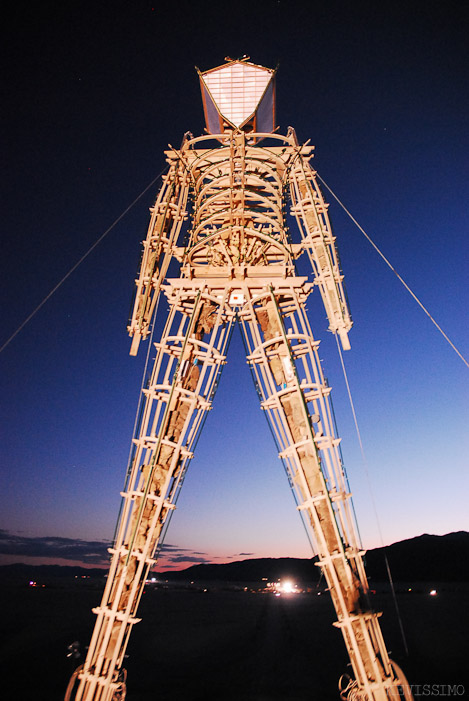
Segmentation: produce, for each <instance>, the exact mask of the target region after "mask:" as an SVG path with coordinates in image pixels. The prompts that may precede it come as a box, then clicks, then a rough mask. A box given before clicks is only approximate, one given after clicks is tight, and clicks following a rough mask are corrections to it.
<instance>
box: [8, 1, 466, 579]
mask: <svg viewBox="0 0 469 701" xmlns="http://www.w3.org/2000/svg"><path fill="white" fill-rule="evenodd" d="M10 10H11V14H10V13H8V14H7V15H6V17H8V19H4V33H5V35H4V37H3V39H2V48H3V52H4V54H5V52H6V55H4V58H3V66H4V80H3V84H4V99H3V104H4V106H5V109H4V112H3V115H2V138H3V141H4V144H3V149H2V151H3V154H4V156H3V168H2V172H3V181H4V182H3V188H2V189H3V193H4V203H3V207H2V212H3V216H2V229H3V232H2V238H3V245H2V256H1V259H0V265H1V278H0V279H1V284H2V291H1V294H2V310H3V314H2V319H3V323H2V327H1V337H0V345H3V343H4V342H5V341H6V340H7V339H8V338H9V337H10V336H11V335H12V334H13V333H14V332H15V330H16V329H17V328H18V326H19V325H20V324H21V323H22V322H23V320H24V319H25V318H26V317H27V316H28V315H29V314H30V313H31V312H32V310H33V309H34V308H35V307H36V306H37V305H38V304H39V303H40V302H41V300H42V299H43V298H44V297H45V296H46V295H47V294H48V293H49V292H50V290H51V289H52V288H53V287H54V286H55V285H56V284H57V283H58V282H59V280H60V279H61V278H62V277H63V276H64V275H65V274H66V273H67V271H68V270H69V269H70V268H71V267H72V265H74V264H75V262H76V261H77V260H78V259H79V258H80V257H81V256H82V255H83V254H84V253H86V251H87V250H88V249H89V247H90V246H91V245H92V244H93V243H94V242H95V241H96V240H97V239H98V238H99V236H101V235H102V234H103V232H104V231H106V229H107V228H108V227H109V226H110V225H111V224H112V222H113V221H114V220H115V219H116V218H117V217H118V216H119V215H120V214H121V213H122V211H123V210H124V209H125V208H126V207H127V206H128V205H129V204H130V203H131V202H133V200H134V199H135V198H136V197H137V196H138V195H139V194H140V193H141V192H142V191H143V190H144V189H145V188H146V187H147V185H148V184H149V183H150V182H151V181H152V180H153V179H154V178H155V177H156V176H157V175H158V173H160V171H161V170H162V169H163V168H164V166H165V163H164V157H163V151H164V149H165V148H166V147H167V144H168V143H171V144H172V145H173V146H175V147H178V146H179V144H180V143H181V140H182V137H183V134H184V133H185V132H186V131H187V130H190V131H192V132H193V133H194V135H199V134H201V133H202V132H203V128H204V123H203V112H202V106H201V99H200V94H199V86H198V78H197V75H196V72H195V70H194V66H195V65H197V66H199V67H200V69H201V70H207V69H209V68H213V67H215V66H218V65H220V64H222V63H223V62H224V58H225V56H230V57H232V58H238V57H241V56H243V55H244V54H247V55H248V56H250V57H251V60H252V61H253V62H255V63H259V64H261V65H265V66H268V67H275V66H276V65H277V64H278V63H279V64H280V67H279V72H278V77H277V120H278V123H279V125H280V131H281V132H282V133H285V132H286V129H287V127H288V126H289V125H292V126H294V127H295V129H296V131H297V134H298V137H299V139H300V141H302V142H304V141H306V140H308V139H311V141H312V143H314V144H315V146H316V156H315V158H314V161H313V164H314V166H315V168H317V170H318V172H319V174H320V176H321V177H322V178H323V179H324V180H325V181H326V182H327V184H328V185H329V186H330V187H331V189H332V190H333V191H334V192H335V193H336V194H337V196H338V197H339V198H340V199H341V200H342V201H343V202H344V203H345V205H346V206H347V207H348V208H349V210H350V211H351V212H352V214H353V215H354V216H355V218H356V219H357V220H358V221H359V222H360V224H361V225H362V226H363V228H364V229H365V230H366V231H367V232H368V234H369V235H370V236H371V237H372V239H373V240H374V241H375V243H376V244H377V245H378V246H379V247H380V248H381V249H382V250H383V252H384V254H385V255H386V256H387V257H388V258H389V259H390V261H391V262H392V264H393V265H394V267H395V268H396V269H397V271H398V272H399V273H400V274H401V275H402V276H403V278H404V279H405V280H406V282H407V283H408V284H409V286H410V287H411V288H412V289H413V290H414V292H415V293H416V294H417V295H418V296H419V298H420V299H421V300H422V302H423V304H424V305H425V306H426V307H427V308H428V309H429V311H430V313H431V314H432V315H433V316H434V317H435V319H436V321H437V322H438V323H439V324H440V325H441V326H442V327H443V329H444V330H445V332H446V333H447V334H448V336H449V337H450V338H451V339H452V341H453V342H454V343H455V345H456V346H457V347H458V348H459V350H460V351H461V352H462V354H463V355H464V356H465V357H466V358H467V357H468V355H469V334H468V325H467V306H468V285H467V252H468V244H467V240H466V239H467V225H468V213H467V201H468V194H469V193H468V186H467V182H468V179H467V172H468V169H467V165H468V155H467V154H468V153H469V148H468V147H469V144H468V130H467V114H468V108H469V105H468V96H467V75H466V74H465V68H466V66H467V65H468V56H467V50H466V46H467V23H465V21H464V19H465V18H464V17H463V12H464V3H461V2H454V1H453V2H451V1H449V2H448V1H447V2H445V3H441V2H433V1H432V0H427V1H425V2H423V1H421V2H412V1H410V2H409V1H408V2H392V3H386V4H384V3H383V4H381V3H377V2H368V3H366V2H335V1H334V0H332V2H331V1H329V2H316V1H312V2H308V3H306V2H304V3H299V2H295V1H289V2H283V1H281V2H280V1H267V0H261V1H257V2H245V1H244V0H243V1H241V2H236V3H232V4H230V3H223V4H216V3H214V2H208V3H204V2H202V3H200V2H193V3H185V2H173V3H170V2H164V3H163V2H158V1H155V2H143V1H139V0H136V1H134V2H100V1H97V2H67V3H58V2H57V3H49V4H47V3H41V4H40V6H39V4H38V6H37V7H33V8H32V9H31V4H30V3H16V4H15V5H14V6H12V7H11V8H10ZM157 187H158V185H157V184H155V185H153V186H152V187H151V188H150V189H149V190H148V191H147V193H146V194H145V195H144V196H143V197H142V198H141V199H140V200H139V202H138V203H137V204H136V205H135V206H134V207H133V208H132V210H131V211H130V212H129V214H127V215H126V216H125V217H124V218H123V219H122V220H121V221H120V223H119V224H118V225H117V226H116V227H115V228H113V230H112V231H111V232H110V233H109V234H108V235H107V236H106V237H105V238H104V240H103V241H102V243H100V244H99V246H97V248H96V249H95V250H94V251H93V252H92V253H91V254H90V256H89V257H88V258H87V259H86V260H85V262H84V263H83V264H82V265H81V266H80V267H79V268H78V269H77V270H76V272H74V273H73V275H71V276H70V277H69V279H68V280H67V281H66V282H65V283H64V284H63V286H62V287H61V288H60V289H59V290H58V291H57V292H56V293H55V294H54V295H53V296H52V298H51V299H50V300H49V301H48V302H47V303H46V304H45V305H44V307H43V308H42V309H41V310H40V311H39V312H38V313H37V315H36V316H35V317H34V318H33V319H32V321H31V322H29V323H28V324H27V325H26V326H25V327H24V329H23V330H22V331H21V332H20V333H19V334H18V335H17V336H16V337H15V338H14V339H13V340H12V341H11V343H10V344H9V345H8V346H7V347H6V348H5V350H4V351H3V352H2V353H1V356H0V363H1V369H2V385H1V392H0V396H1V402H2V432H3V439H2V449H1V456H2V486H1V491H0V513H1V521H0V527H1V528H2V529H3V530H2V531H1V533H0V536H1V538H0V558H1V562H4V563H8V562H16V561H23V562H31V563H35V564H41V563H43V562H58V563H60V564H72V563H75V562H80V563H86V564H99V563H103V562H104V557H105V555H104V553H105V546H106V544H107V542H108V541H109V540H110V539H111V538H112V535H113V531H114V526H115V521H116V518H117V511H118V507H119V502H120V497H119V492H120V490H121V489H122V487H123V483H124V474H125V470H126V465H127V456H128V452H129V446H130V439H131V435H132V427H133V422H134V418H135V412H136V407H137V401H138V396H139V388H140V384H141V376H142V371H143V367H144V362H145V354H146V347H147V346H146V344H144V346H143V347H141V350H140V352H139V356H138V357H137V358H136V359H135V358H131V357H130V356H129V348H130V341H129V339H128V336H127V333H126V323H127V318H128V313H129V308H130V302H131V298H132V293H133V289H134V279H135V275H136V271H137V266H138V261H139V255H140V250H141V241H142V240H143V239H144V238H145V236H146V228H147V224H148V208H149V207H150V206H151V205H152V203H153V201H154V199H155V195H156V191H157ZM325 194H326V199H327V200H328V201H331V197H330V195H329V194H328V193H325ZM330 213H331V217H332V222H333V226H334V231H335V234H336V235H337V241H338V246H339V251H340V255H341V261H342V268H343V270H344V273H345V282H346V287H347V292H348V297H349V300H350V306H351V310H352V316H353V319H354V328H353V329H352V332H351V334H350V340H351V344H352V349H351V351H349V352H347V353H346V354H345V362H346V366H347V370H348V373H349V380H350V384H351V389H352V394H353V398H354V402H355V407H356V410H357V414H358V421H359V424H360V429H361V434H362V439H363V443H364V449H365V454H366V459H367V464H368V471H369V475H370V481H371V484H372V494H373V496H371V495H370V489H369V485H368V481H367V478H366V470H365V468H364V466H363V460H362V457H361V454H360V449H359V444H358V440H357V437H356V434H355V430H354V426H353V419H352V414H351V411H350V407H349V404H348V399H347V395H346V388H345V384H344V380H343V376H342V372H341V369H340V363H339V358H338V355H337V349H336V344H335V340H334V338H333V337H332V336H331V334H330V333H328V332H327V322H326V319H325V314H324V312H323V309H322V306H321V300H320V297H319V295H318V294H317V293H316V294H313V296H312V298H311V299H310V301H309V304H308V308H309V310H310V312H311V318H312V322H313V328H314V330H315V334H316V336H317V337H319V338H320V339H322V344H321V358H322V359H323V361H324V370H325V374H326V375H327V377H328V378H329V382H330V384H331V385H332V386H333V388H334V391H333V401H334V407H335V411H336V416H337V422H338V427H339V434H340V435H341V436H342V438H343V443H342V449H343V453H344V459H345V466H346V469H347V472H348V475H349V478H350V482H351V487H352V491H353V493H354V503H355V507H356V511H357V515H358V521H359V525H360V532H361V536H362V539H363V543H364V545H365V547H375V546H379V545H381V537H380V534H379V528H380V529H381V532H382V538H383V541H384V543H392V542H395V541H398V540H402V539H404V538H411V537H414V536H417V535H420V534H422V533H432V534H444V533H448V532H451V531H457V530H467V529H468V525H467V493H468V488H469V485H468V477H467V475H468V471H467V462H468V460H467V455H468V445H467V443H468V439H467V434H468V432H467V418H468V411H467V407H468V402H467V400H468V370H467V367H465V365H464V363H463V362H462V361H461V359H460V358H459V357H458V356H457V355H456V353H455V352H454V351H453V350H452V349H451V348H450V346H449V345H448V344H447V342H446V341H445V340H444V338H443V337H442V336H441V335H440V334H439V333H438V331H437V330H436V328H435V327H434V326H433V325H432V323H431V322H430V320H429V319H428V318H427V317H426V316H425V315H424V313H423V312H422V311H421V309H419V307H418V306H417V304H416V303H415V302H414V301H413V300H412V298H411V297H410V296H409V294H408V293H407V292H406V291H405V289H404V288H403V287H402V285H401V284H400V283H399V281H398V280H397V278H396V277H395V276H394V274H393V273H392V272H391V271H390V270H389V268H387V267H386V266H385V264H384V263H383V261H382V260H381V259H380V258H379V257H378V255H377V254H376V252H375V251H374V250H373V249H372V247H371V246H370V244H369V243H368V242H367V241H366V240H365V238H364V237H363V235H362V234H361V233H360V232H359V231H358V229H357V228H356V227H355V226H354V225H353V223H352V222H351V221H350V219H349V218H348V217H347V216H346V215H345V214H344V212H343V211H342V210H341V209H340V207H339V206H338V205H337V204H336V203H334V202H332V203H331V209H330ZM165 309H166V306H165V304H164V302H162V303H161V304H160V311H161V312H163V313H164V311H165ZM158 323H159V326H158V328H160V327H161V323H162V317H160V319H159V322H158ZM228 360H229V362H228V365H227V367H226V369H225V371H224V375H223V377H222V381H221V385H220V388H219V391H218V394H217V396H216V398H215V402H214V410H213V411H212V412H211V414H210V415H209V417H208V420H207V422H206V425H205V429H204V433H203V434H202V437H201V439H200V441H199V444H198V448H197V453H196V457H195V459H194V460H193V461H192V464H191V465H190V467H189V472H188V474H187V477H186V480H185V483H184V488H183V490H182V493H181V496H180V499H179V502H178V509H177V511H176V513H175V515H174V517H173V520H172V522H171V526H170V529H169V532H168V536H167V539H166V540H167V547H166V549H165V551H164V556H162V558H161V561H160V566H161V567H165V566H173V567H181V566H186V565H188V564H190V563H191V562H204V561H214V562H222V561H228V560H230V559H242V558H244V557H266V556H272V557H280V556H293V557H309V556H311V549H310V546H309V544H308V541H307V538H306V535H305V532H304V530H303V527H302V524H301V520H300V518H299V516H298V514H297V513H296V510H295V505H294V501H293V498H292V496H291V493H290V489H289V486H288V483H287V479H286V477H285V475H284V472H283V468H282V465H281V462H280V461H279V459H278V458H277V456H276V451H275V446H274V444H273V441H272V438H271V435H270V432H269V429H268V426H267V424H266V421H265V418H264V415H263V413H262V412H261V411H260V410H259V408H258V401H257V395H256V393H255V390H254V388H253V386H252V382H251V377H250V374H249V371H248V368H247V365H246V362H245V359H244V357H243V347H242V343H241V338H240V335H239V333H238V332H237V331H235V333H234V335H233V340H232V345H231V349H230V353H229V358H228ZM375 510H376V511H377V512H378V514H379V527H378V525H377V521H376V517H375Z"/></svg>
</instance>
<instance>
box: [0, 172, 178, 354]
mask: <svg viewBox="0 0 469 701" xmlns="http://www.w3.org/2000/svg"><path fill="white" fill-rule="evenodd" d="M167 167H168V166H166V167H165V168H163V170H162V171H161V173H158V175H157V176H156V178H154V179H153V180H152V181H151V183H149V184H148V185H147V186H146V188H145V189H144V190H142V192H141V193H140V194H139V195H138V196H137V197H136V198H135V199H134V201H133V202H131V204H129V205H128V207H126V209H124V211H123V212H122V213H121V214H119V216H118V217H117V219H115V220H114V221H113V222H112V224H111V226H109V227H108V228H107V229H106V231H105V232H104V233H103V234H101V236H100V237H99V238H98V239H97V241H95V242H94V243H93V245H92V246H90V248H89V249H88V250H87V251H86V253H85V254H84V255H82V257H81V258H80V259H79V260H78V261H77V262H76V263H75V265H73V266H72V267H71V268H70V270H69V271H68V272H67V273H66V274H65V275H64V276H63V278H62V279H61V280H59V282H58V283H57V284H56V285H55V287H53V288H52V290H51V291H50V292H49V293H48V294H47V295H46V296H45V297H44V299H43V300H42V302H40V303H39V304H38V305H37V307H36V308H35V309H34V310H33V311H32V312H31V314H30V315H29V316H28V317H26V319H25V320H24V321H23V322H22V323H21V324H20V325H19V326H18V328H17V329H16V331H15V332H14V333H12V335H11V336H10V337H9V338H8V339H7V341H5V343H4V344H3V346H1V347H0V353H1V352H2V351H3V350H5V348H6V347H7V346H8V345H9V344H10V343H11V341H13V339H14V338H15V336H17V335H18V334H19V332H20V331H21V330H22V329H24V327H25V326H26V324H28V323H29V322H30V321H31V319H32V318H33V317H34V316H36V314H37V313H38V311H39V310H40V309H42V307H43V306H44V304H45V303H46V302H48V301H49V299H50V298H51V297H52V295H53V294H54V293H55V292H57V290H58V289H59V287H62V285H63V283H64V282H65V281H66V280H67V279H68V278H69V277H70V275H71V274H72V273H74V272H75V270H76V269H77V268H78V266H80V265H81V264H82V263H83V261H84V260H85V259H86V258H88V256H89V255H90V253H91V252H92V251H93V250H94V249H95V248H96V246H98V245H99V244H100V243H101V241H102V240H103V239H104V238H105V237H106V236H107V235H108V234H109V232H110V231H112V229H113V228H114V227H115V226H116V224H118V223H119V222H120V221H121V219H123V218H124V217H125V215H126V214H127V213H128V212H130V210H131V209H132V207H133V206H134V205H135V204H137V202H138V201H139V200H140V199H141V198H142V197H143V195H144V194H145V193H146V192H147V191H148V190H149V189H150V188H151V187H152V185H154V184H155V183H156V181H157V180H158V179H159V178H161V176H162V175H163V173H164V172H165V170H166V169H167Z"/></svg>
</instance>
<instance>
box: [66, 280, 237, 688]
mask: <svg viewBox="0 0 469 701" xmlns="http://www.w3.org/2000/svg"><path fill="white" fill-rule="evenodd" d="M166 291H167V294H168V299H169V302H170V312H169V317H168V321H167V324H166V327H165V330H164V333H163V336H162V338H161V341H160V342H159V343H156V344H155V345H156V348H157V354H156V360H155V364H154V368H153V372H152V375H151V378H150V381H149V384H148V387H147V388H146V389H144V390H143V392H144V395H145V404H144V410H143V415H142V418H141V422H140V429H139V431H138V435H137V437H136V438H135V439H134V455H133V460H132V465H131V471H130V474H129V477H128V480H127V484H126V487H125V491H124V492H122V497H123V508H122V510H121V515H120V520H119V524H118V530H117V537H116V539H115V544H114V547H113V548H111V550H110V552H111V554H112V562H111V566H110V571H109V575H108V579H107V584H106V588H105V591H104V595H103V599H102V602H101V605H100V606H99V607H98V608H96V609H94V612H95V613H96V614H97V621H96V625H95V629H94V633H93V637H92V640H91V643H90V647H89V651H88V655H87V658H86V661H85V664H84V666H83V669H82V670H81V671H80V672H79V673H78V679H79V685H78V688H77V691H76V694H75V699H77V701H78V700H80V701H90V700H91V699H93V700H94V701H110V700H111V699H114V700H116V699H120V698H124V696H125V685H124V683H123V681H122V677H121V670H122V664H123V660H124V653H125V650H126V647H127V642H128V639H129V635H130V631H131V629H132V626H133V624H134V623H137V622H138V621H139V619H138V618H136V612H137V607H138V604H139V601H140V598H141V595H142V592H143V587H144V585H145V580H146V578H147V574H148V570H149V568H150V566H151V565H152V564H154V562H155V560H154V559H153V557H154V553H155V550H156V548H157V545H158V542H159V540H160V536H161V532H162V528H163V525H164V523H165V521H166V518H167V516H168V514H169V512H170V511H171V509H173V508H174V501H175V497H176V494H177V491H178V488H179V486H180V485H181V480H182V478H183V475H184V472H185V469H186V466H187V463H188V461H189V459H190V458H191V457H192V453H191V447H192V445H193V443H194V440H195V439H196V437H197V435H198V433H199V430H200V428H201V425H202V423H203V420H204V418H205V415H206V412H207V411H208V410H209V409H210V407H211V403H212V399H213V394H214V392H215V389H216V383H217V378H218V376H219V373H220V370H221V367H222V365H223V364H224V362H225V354H226V348H227V344H228V340H229V335H230V329H231V326H232V322H233V318H234V312H230V309H229V307H226V305H225V301H226V300H225V297H224V295H223V294H222V295H221V296H218V297H212V296H210V294H208V293H205V292H200V291H199V292H193V291H187V290H186V291H180V290H177V289H173V288H172V287H171V286H170V285H168V287H167V288H166ZM227 310H228V311H227Z"/></svg>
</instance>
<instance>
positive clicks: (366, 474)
mask: <svg viewBox="0 0 469 701" xmlns="http://www.w3.org/2000/svg"><path fill="white" fill-rule="evenodd" d="M334 338H335V341H336V343H337V350H338V352H339V357H340V364H341V365H342V372H343V374H344V380H345V386H346V387H347V394H348V398H349V402H350V407H351V409H352V415H353V422H354V424H355V430H356V432H357V437H358V443H359V445H360V452H361V456H362V461H363V468H364V470H365V476H366V481H367V484H368V490H369V492H370V497H371V502H372V504H373V511H374V515H375V519H376V526H377V528H378V535H379V539H380V542H381V547H382V549H383V555H384V562H385V565H386V572H387V575H388V579H389V584H390V585H391V592H392V598H393V601H394V608H395V609H396V615H397V620H398V621H399V628H400V631H401V637H402V642H403V644H404V650H405V653H406V655H407V657H408V656H409V648H408V647H407V640H406V637H405V633H404V626H403V623H402V618H401V613H400V610H399V606H398V603H397V597H396V591H395V589H394V582H393V578H392V576H391V568H390V567H389V562H388V558H387V555H386V546H385V545H384V540H383V534H382V531H381V524H380V520H379V516H378V509H377V507H376V500H375V495H374V492H373V487H372V484H371V479H370V473H369V470H368V461H367V459H366V455H365V450H364V448H363V441H362V437H361V433H360V428H359V426H358V420H357V414H356V411H355V405H354V403H353V399H352V393H351V391H350V384H349V381H348V376H347V371H346V369H345V364H344V358H343V356H342V351H341V349H340V344H339V339H338V336H337V334H334Z"/></svg>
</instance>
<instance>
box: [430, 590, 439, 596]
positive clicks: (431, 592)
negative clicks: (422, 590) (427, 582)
mask: <svg viewBox="0 0 469 701" xmlns="http://www.w3.org/2000/svg"><path fill="white" fill-rule="evenodd" d="M437 594H438V592H437V590H436V589H431V591H430V596H436V595H437Z"/></svg>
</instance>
